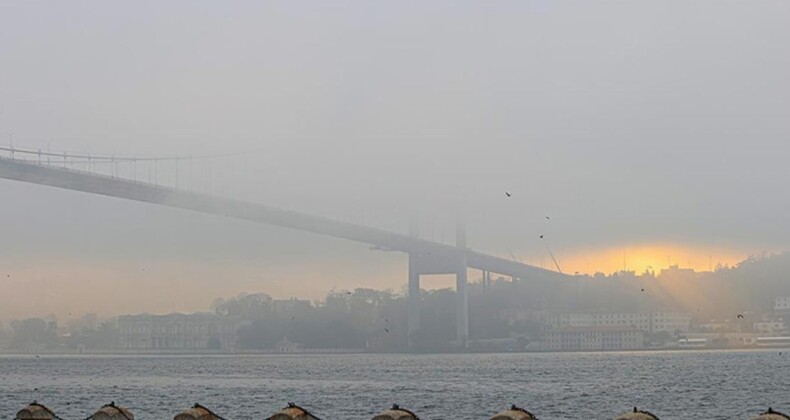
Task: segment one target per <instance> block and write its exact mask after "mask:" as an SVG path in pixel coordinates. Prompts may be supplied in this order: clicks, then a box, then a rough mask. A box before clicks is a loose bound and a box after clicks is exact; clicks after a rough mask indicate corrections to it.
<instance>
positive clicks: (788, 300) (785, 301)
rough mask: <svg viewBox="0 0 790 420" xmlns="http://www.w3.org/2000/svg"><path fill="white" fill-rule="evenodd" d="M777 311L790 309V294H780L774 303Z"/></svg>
mask: <svg viewBox="0 0 790 420" xmlns="http://www.w3.org/2000/svg"><path fill="white" fill-rule="evenodd" d="M774 310H775V311H790V296H780V297H778V298H776V304H775V305H774Z"/></svg>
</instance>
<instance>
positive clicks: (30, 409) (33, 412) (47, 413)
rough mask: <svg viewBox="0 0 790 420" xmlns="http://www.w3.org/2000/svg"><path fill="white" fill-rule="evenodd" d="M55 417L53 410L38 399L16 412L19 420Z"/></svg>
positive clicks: (50, 418)
mask: <svg viewBox="0 0 790 420" xmlns="http://www.w3.org/2000/svg"><path fill="white" fill-rule="evenodd" d="M55 417H57V416H56V415H55V413H54V412H53V411H52V410H50V409H49V408H47V407H46V406H44V405H43V404H39V403H38V402H36V401H33V402H32V403H30V404H29V405H28V406H27V407H25V408H23V409H21V410H19V411H18V412H17V413H16V418H17V419H18V420H53V419H54V418H55Z"/></svg>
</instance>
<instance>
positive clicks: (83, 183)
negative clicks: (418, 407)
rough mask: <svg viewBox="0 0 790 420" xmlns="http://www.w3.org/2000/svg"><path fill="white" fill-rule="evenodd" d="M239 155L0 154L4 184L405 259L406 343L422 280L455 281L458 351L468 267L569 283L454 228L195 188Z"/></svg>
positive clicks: (486, 273)
mask: <svg viewBox="0 0 790 420" xmlns="http://www.w3.org/2000/svg"><path fill="white" fill-rule="evenodd" d="M237 156H238V155H234V154H224V155H222V154H220V155H192V156H115V155H97V154H90V153H68V152H51V151H48V150H38V149H23V148H17V147H13V146H7V147H6V146H4V147H0V178H2V179H7V180H13V181H21V182H27V183H32V184H38V185H45V186H50V187H57V188H62V189H68V190H74V191H82V192H86V193H91V194H99V195H104V196H110V197H117V198H123V199H128V200H134V201H139V202H145V203H151V204H157V205H162V206H168V207H174V208H179V209H184V210H190V211H195V212H200V213H206V214H213V215H219V216H225V217H230V218H235V219H242V220H247V221H252V222H257V223H264V224H268V225H274V226H279V227H283V228H289V229H295V230H300V231H306V232H312V233H315V234H320V235H326V236H330V237H334V238H341V239H346V240H350V241H355V242H361V243H365V244H369V245H371V246H372V247H373V249H379V250H387V251H397V252H403V253H406V254H408V260H409V263H408V265H409V270H408V272H409V279H408V295H407V311H408V312H407V316H408V334H409V337H412V336H413V334H414V333H416V332H417V331H418V330H419V328H420V306H421V305H420V277H421V276H423V275H439V274H450V275H455V276H456V291H457V294H456V295H457V301H456V327H457V331H456V333H457V344H458V345H459V346H461V347H465V346H466V345H467V343H468V340H469V312H468V294H467V271H468V269H469V268H472V269H477V270H481V271H482V274H483V281H484V282H488V279H489V278H490V275H491V273H497V274H500V275H504V276H508V277H511V278H512V279H514V280H517V279H522V280H529V279H531V278H533V279H534V278H556V279H559V278H562V277H564V276H563V275H562V274H561V273H557V272H554V271H550V270H546V269H543V268H539V267H535V266H531V265H527V264H523V263H521V262H518V261H515V260H512V259H505V258H500V257H497V256H494V255H489V254H485V253H482V252H478V251H475V250H472V249H470V248H469V247H467V245H466V234H465V231H464V228H463V226H461V225H458V226H457V227H456V235H455V244H446V243H441V242H436V241H432V240H427V239H423V238H420V237H419V236H417V235H415V234H403V233H398V232H393V231H388V230H384V229H379V228H375V227H371V226H364V225H360V224H355V223H350V222H344V221H339V220H335V219H331V218H328V217H324V216H318V215H313V214H308V213H304V212H299V211H293V210H286V209H281V208H277V207H274V206H269V205H265V204H260V203H255V202H252V201H248V200H244V199H239V198H235V197H233V194H231V193H229V191H232V190H230V189H229V188H216V184H215V183H214V182H213V181H210V179H211V177H210V176H209V177H207V178H205V179H204V180H200V181H198V182H196V181H195V179H196V178H197V177H196V176H195V173H194V172H195V163H196V162H202V165H200V166H201V167H202V168H208V169H207V170H208V171H211V168H212V165H211V162H213V161H216V160H221V159H226V160H227V159H233V158H234V157H237ZM203 170H204V171H205V170H206V169H203ZM185 173H187V174H188V176H184V175H185Z"/></svg>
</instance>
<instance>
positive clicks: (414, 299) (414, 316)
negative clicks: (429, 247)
mask: <svg viewBox="0 0 790 420" xmlns="http://www.w3.org/2000/svg"><path fill="white" fill-rule="evenodd" d="M418 258H419V257H418V256H417V255H416V254H412V253H410V254H409V293H408V295H407V296H406V318H407V321H408V322H407V324H408V330H407V332H408V338H409V347H412V346H413V345H414V342H413V338H412V335H413V334H414V333H415V332H417V330H419V329H420V306H421V305H420V271H419V269H418V267H417V259H418Z"/></svg>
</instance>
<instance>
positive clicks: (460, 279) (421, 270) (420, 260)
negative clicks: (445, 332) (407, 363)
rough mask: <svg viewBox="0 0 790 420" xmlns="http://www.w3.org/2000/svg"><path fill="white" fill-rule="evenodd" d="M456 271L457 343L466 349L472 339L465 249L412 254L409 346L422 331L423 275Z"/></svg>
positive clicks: (409, 297)
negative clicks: (421, 287) (421, 294)
mask: <svg viewBox="0 0 790 420" xmlns="http://www.w3.org/2000/svg"><path fill="white" fill-rule="evenodd" d="M435 274H454V275H455V280H456V281H455V289H456V306H455V322H456V343H457V345H458V347H459V348H466V347H467V345H468V342H469V297H468V292H467V280H468V279H467V261H466V254H465V253H463V252H452V253H450V252H446V253H444V252H443V253H438V254H433V253H417V252H411V253H409V292H408V295H407V296H406V308H407V321H408V322H407V323H408V336H409V347H413V346H414V344H415V343H414V334H415V333H417V331H419V330H420V310H421V306H422V304H421V302H422V299H421V297H420V276H422V275H435Z"/></svg>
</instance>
